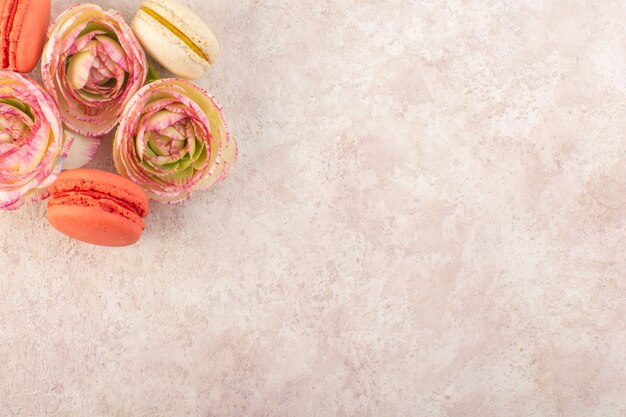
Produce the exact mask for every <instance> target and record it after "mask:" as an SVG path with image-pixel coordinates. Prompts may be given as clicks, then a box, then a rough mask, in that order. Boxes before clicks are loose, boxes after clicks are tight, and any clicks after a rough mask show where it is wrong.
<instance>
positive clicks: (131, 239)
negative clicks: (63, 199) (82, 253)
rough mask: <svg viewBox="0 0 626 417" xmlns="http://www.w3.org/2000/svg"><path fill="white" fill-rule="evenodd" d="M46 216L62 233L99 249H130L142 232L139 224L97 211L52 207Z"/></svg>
mask: <svg viewBox="0 0 626 417" xmlns="http://www.w3.org/2000/svg"><path fill="white" fill-rule="evenodd" d="M46 216H47V218H48V222H50V224H51V225H52V227H54V228H55V229H56V230H58V231H59V232H61V233H63V234H65V235H67V236H69V237H72V238H74V239H77V240H80V241H82V242H85V243H91V244H93V245H99V246H110V247H121V246H129V245H132V244H134V243H136V242H138V241H139V239H140V238H141V234H142V232H143V227H142V226H141V225H140V224H137V223H135V222H132V221H128V219H125V218H123V217H121V216H120V215H118V214H115V213H108V212H106V211H104V210H102V209H100V208H97V207H85V206H81V205H70V204H67V205H66V204H63V205H53V206H51V207H48V213H47V215H46Z"/></svg>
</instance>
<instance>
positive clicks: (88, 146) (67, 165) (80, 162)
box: [63, 130, 101, 170]
mask: <svg viewBox="0 0 626 417" xmlns="http://www.w3.org/2000/svg"><path fill="white" fill-rule="evenodd" d="M65 138H66V139H65V140H66V141H68V142H70V143H71V146H70V150H69V153H68V154H67V158H65V161H63V170H69V169H77V168H82V167H83V166H85V165H86V164H87V163H88V162H89V161H91V160H92V159H93V158H94V156H96V152H98V148H99V147H100V143H101V140H100V139H98V138H90V137H88V136H84V135H79V134H78V133H76V132H72V131H70V130H66V131H65Z"/></svg>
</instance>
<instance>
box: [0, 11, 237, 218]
mask: <svg viewBox="0 0 626 417" xmlns="http://www.w3.org/2000/svg"><path fill="white" fill-rule="evenodd" d="M148 73H149V69H148V64H147V62H146V57H145V53H144V51H143V49H142V48H141V45H140V44H139V42H138V41H137V39H136V38H135V36H134V34H133V33H132V31H131V29H130V27H129V26H128V25H127V24H126V22H125V21H124V19H123V17H122V16H121V15H120V14H119V13H118V12H116V11H103V10H102V9H101V8H99V7H98V6H95V5H90V4H85V5H80V6H77V7H74V8H72V9H70V10H68V11H66V12H65V13H63V14H62V15H61V16H59V18H58V19H57V20H56V21H55V22H54V23H53V25H52V26H51V28H50V31H49V37H48V42H47V43H46V46H45V47H44V51H43V56H42V59H41V74H42V79H43V84H44V87H45V88H44V87H42V86H41V85H39V84H38V83H37V82H36V81H34V80H32V79H30V78H28V77H27V76H24V75H21V74H18V73H14V72H10V71H3V70H0V209H5V210H11V209H16V208H18V207H20V206H21V205H22V204H24V203H25V202H29V201H37V200H41V199H44V198H47V197H48V191H47V190H48V187H49V186H50V185H52V183H53V182H54V181H55V179H56V177H57V176H58V174H59V173H60V171H61V170H62V169H73V168H78V167H80V166H83V165H84V164H86V163H87V162H88V161H90V160H91V159H92V158H93V156H94V155H95V153H96V150H97V149H98V146H99V144H100V138H101V137H102V136H103V135H105V134H106V133H108V132H110V131H112V130H113V128H115V126H116V125H118V123H119V127H118V130H117V132H116V135H115V140H114V144H113V159H114V162H115V166H116V168H117V170H118V171H119V173H120V174H121V175H123V176H125V177H127V178H129V179H131V180H133V181H134V182H136V183H137V184H139V185H140V186H141V187H142V188H143V189H144V190H145V191H146V193H147V194H148V196H149V197H150V198H152V199H154V200H158V201H163V202H178V201H182V200H184V199H186V198H187V197H188V196H189V195H190V194H191V193H192V192H195V191H198V190H201V189H205V188H208V187H210V186H211V185H213V184H215V183H216V182H218V181H220V180H221V179H222V178H224V176H225V175H226V174H227V172H228V169H229V168H230V166H232V164H233V163H234V162H235V159H236V156H237V145H236V143H235V141H234V139H233V138H231V137H230V134H229V132H228V128H227V126H226V123H225V121H224V119H223V117H222V112H221V110H222V109H221V107H220V106H219V104H218V103H217V101H216V100H215V99H214V98H213V97H212V96H210V95H208V94H207V93H206V92H204V91H203V90H201V89H200V88H199V87H197V86H196V85H195V84H192V83H191V82H189V81H186V80H181V79H163V80H158V81H153V82H149V83H148V84H146V81H147V78H148Z"/></svg>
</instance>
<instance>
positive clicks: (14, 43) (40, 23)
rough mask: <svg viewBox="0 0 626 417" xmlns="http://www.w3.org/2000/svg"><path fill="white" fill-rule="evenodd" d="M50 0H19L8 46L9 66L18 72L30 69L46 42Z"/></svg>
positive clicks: (35, 63) (37, 59)
mask: <svg viewBox="0 0 626 417" xmlns="http://www.w3.org/2000/svg"><path fill="white" fill-rule="evenodd" d="M50 9H51V7H50V0H21V1H19V4H18V8H17V13H16V16H15V21H14V23H13V29H12V31H11V34H10V36H11V42H10V46H9V66H10V68H11V69H12V70H14V71H18V72H30V71H32V70H33V69H34V68H35V66H36V65H37V63H38V62H39V59H40V58H41V52H42V50H43V46H44V44H45V42H46V31H47V29H48V25H49V24H50Z"/></svg>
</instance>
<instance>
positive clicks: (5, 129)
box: [0, 115, 30, 144]
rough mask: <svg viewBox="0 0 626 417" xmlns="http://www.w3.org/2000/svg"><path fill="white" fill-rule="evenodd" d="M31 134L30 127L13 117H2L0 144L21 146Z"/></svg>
mask: <svg viewBox="0 0 626 417" xmlns="http://www.w3.org/2000/svg"><path fill="white" fill-rule="evenodd" d="M29 134H30V127H29V126H28V125H26V123H24V122H23V121H22V120H21V119H20V118H18V117H15V116H13V115H0V143H9V144H19V143H21V142H23V141H24V140H25V139H26V138H27V137H28V135H29Z"/></svg>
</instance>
